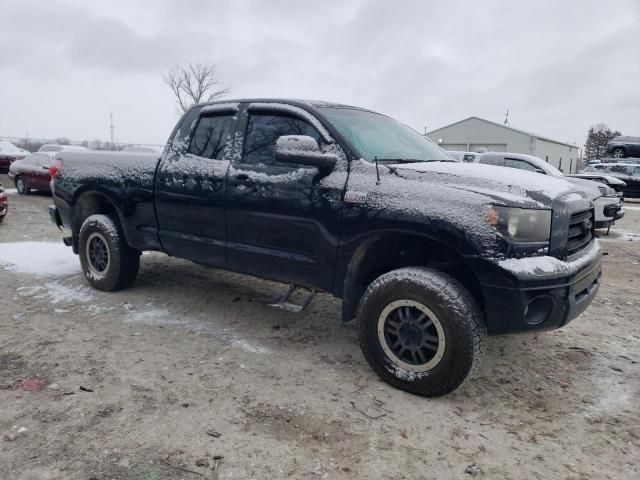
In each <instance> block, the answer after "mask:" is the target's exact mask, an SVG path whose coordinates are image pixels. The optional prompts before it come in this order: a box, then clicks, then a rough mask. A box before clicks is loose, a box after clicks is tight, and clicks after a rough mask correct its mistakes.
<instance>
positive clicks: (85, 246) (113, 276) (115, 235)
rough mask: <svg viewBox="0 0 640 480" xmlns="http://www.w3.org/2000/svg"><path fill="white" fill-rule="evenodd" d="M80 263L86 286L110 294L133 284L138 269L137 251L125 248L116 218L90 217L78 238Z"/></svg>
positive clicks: (138, 255) (125, 244) (106, 216)
mask: <svg viewBox="0 0 640 480" xmlns="http://www.w3.org/2000/svg"><path fill="white" fill-rule="evenodd" d="M78 240H79V241H78V248H79V254H80V264H81V265H82V270H83V271H84V274H85V277H86V278H87V280H88V281H89V283H90V284H91V285H92V286H93V287H95V288H97V289H98V290H104V291H108V292H110V291H113V290H119V289H121V288H124V287H126V286H128V285H129V284H130V283H131V282H133V281H134V280H135V278H136V276H137V274H138V269H139V268H140V252H139V251H138V250H134V249H133V248H131V247H129V245H127V242H126V240H125V238H124V235H123V234H122V230H121V229H120V225H119V224H118V221H117V220H116V219H115V217H111V216H108V215H91V216H90V217H88V218H87V219H86V220H85V221H84V223H83V224H82V227H80V235H79V239H78Z"/></svg>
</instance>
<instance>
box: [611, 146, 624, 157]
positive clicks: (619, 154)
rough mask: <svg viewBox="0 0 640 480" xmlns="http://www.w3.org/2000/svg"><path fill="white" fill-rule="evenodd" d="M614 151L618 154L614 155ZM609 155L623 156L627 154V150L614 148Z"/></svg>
mask: <svg viewBox="0 0 640 480" xmlns="http://www.w3.org/2000/svg"><path fill="white" fill-rule="evenodd" d="M616 152H617V153H618V155H616ZM611 155H612V156H613V158H625V157H626V156H627V152H625V151H624V148H614V149H613V151H612V152H611Z"/></svg>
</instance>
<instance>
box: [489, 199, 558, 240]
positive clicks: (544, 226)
mask: <svg viewBox="0 0 640 480" xmlns="http://www.w3.org/2000/svg"><path fill="white" fill-rule="evenodd" d="M485 216H486V219H487V221H488V222H489V223H490V224H491V225H493V226H494V227H495V228H496V230H498V232H500V233H501V234H502V235H503V236H504V237H507V238H509V239H511V240H513V241H514V242H548V241H549V237H550V235H551V210H533V209H530V208H509V207H497V206H492V207H489V208H488V209H487V210H486V213H485Z"/></svg>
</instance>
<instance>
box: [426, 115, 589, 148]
mask: <svg viewBox="0 0 640 480" xmlns="http://www.w3.org/2000/svg"><path fill="white" fill-rule="evenodd" d="M469 120H479V121H481V122H485V123H489V124H491V125H495V126H496V127H501V128H504V129H505V130H511V131H512V132H518V133H522V134H524V135H528V136H530V137H535V138H539V139H540V140H544V141H545V142H551V143H557V144H558V145H565V146H567V147H571V148H576V149H577V148H578V146H577V145H572V144H571V143H566V142H561V141H559V140H553V139H551V138H549V137H543V136H542V135H538V134H537V133H533V132H528V131H526V130H520V129H519V128H513V127H511V126H509V125H504V124H502V123H498V122H492V121H491V120H487V119H486V118H480V117H475V116H474V117H468V118H465V119H463V120H459V121H457V122H453V123H450V124H449V125H445V126H444V127H440V128H436V129H435V130H431V131H430V132H427V135H431V134H432V133H436V132H439V131H440V130H444V129H445V128H449V127H453V126H454V125H458V124H460V123H464V122H468V121H469Z"/></svg>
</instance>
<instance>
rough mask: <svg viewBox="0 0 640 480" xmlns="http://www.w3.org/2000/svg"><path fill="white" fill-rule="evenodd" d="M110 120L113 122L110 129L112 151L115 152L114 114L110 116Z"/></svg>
mask: <svg viewBox="0 0 640 480" xmlns="http://www.w3.org/2000/svg"><path fill="white" fill-rule="evenodd" d="M109 119H110V122H111V126H110V127H109V128H110V130H111V150H115V143H114V138H115V135H114V133H113V129H114V127H113V113H110V114H109Z"/></svg>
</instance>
